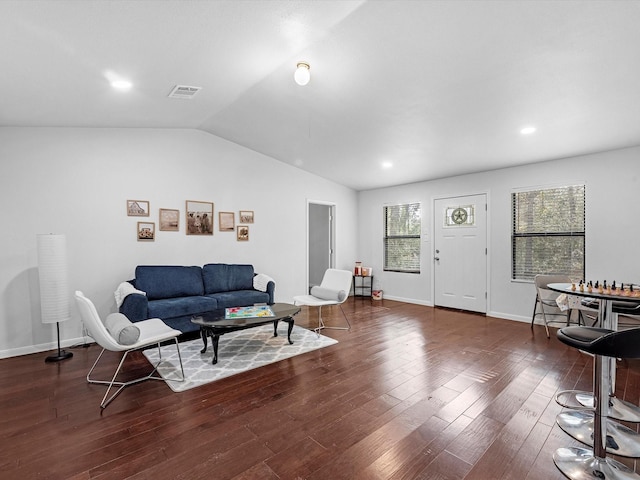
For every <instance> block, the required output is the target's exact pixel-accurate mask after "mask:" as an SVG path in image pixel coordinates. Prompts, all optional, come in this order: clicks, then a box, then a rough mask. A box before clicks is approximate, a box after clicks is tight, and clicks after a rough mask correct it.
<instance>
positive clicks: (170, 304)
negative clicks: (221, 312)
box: [149, 296, 219, 319]
mask: <svg viewBox="0 0 640 480" xmlns="http://www.w3.org/2000/svg"><path fill="white" fill-rule="evenodd" d="M216 308H219V307H218V302H217V300H216V299H215V298H211V297H200V296H194V297H180V298H165V299H160V300H152V301H150V302H149V317H150V318H154V317H157V318H162V319H164V318H172V317H180V316H184V315H196V314H198V313H203V312H208V311H210V310H215V309H216Z"/></svg>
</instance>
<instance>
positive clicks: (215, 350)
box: [211, 333, 220, 365]
mask: <svg viewBox="0 0 640 480" xmlns="http://www.w3.org/2000/svg"><path fill="white" fill-rule="evenodd" d="M219 339H220V335H218V334H215V333H214V334H212V335H211V343H212V344H213V360H212V361H211V364H212V365H215V364H216V363H218V340H219Z"/></svg>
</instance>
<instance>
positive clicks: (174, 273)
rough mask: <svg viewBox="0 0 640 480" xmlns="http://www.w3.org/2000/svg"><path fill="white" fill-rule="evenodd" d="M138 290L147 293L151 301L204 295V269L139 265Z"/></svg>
mask: <svg viewBox="0 0 640 480" xmlns="http://www.w3.org/2000/svg"><path fill="white" fill-rule="evenodd" d="M136 288H137V289H138V290H142V291H143V292H146V293H147V298H148V299H149V300H156V299H160V298H175V297H187V296H189V295H202V294H203V293H204V287H203V284H202V269H201V268H200V267H183V266H174V265H167V266H165V265H139V266H138V267H136ZM153 316H154V315H151V317H153Z"/></svg>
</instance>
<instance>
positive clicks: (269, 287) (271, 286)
mask: <svg viewBox="0 0 640 480" xmlns="http://www.w3.org/2000/svg"><path fill="white" fill-rule="evenodd" d="M267 293H268V294H269V305H273V304H274V303H276V302H275V300H274V297H275V293H276V282H269V283H267Z"/></svg>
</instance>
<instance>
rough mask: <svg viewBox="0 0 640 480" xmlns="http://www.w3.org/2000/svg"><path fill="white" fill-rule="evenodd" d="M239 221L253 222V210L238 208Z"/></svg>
mask: <svg viewBox="0 0 640 480" xmlns="http://www.w3.org/2000/svg"><path fill="white" fill-rule="evenodd" d="M240 223H253V210H240Z"/></svg>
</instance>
